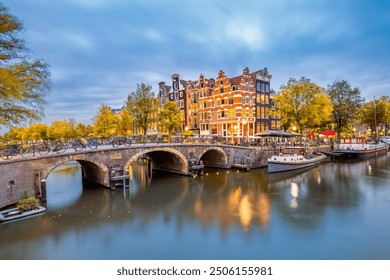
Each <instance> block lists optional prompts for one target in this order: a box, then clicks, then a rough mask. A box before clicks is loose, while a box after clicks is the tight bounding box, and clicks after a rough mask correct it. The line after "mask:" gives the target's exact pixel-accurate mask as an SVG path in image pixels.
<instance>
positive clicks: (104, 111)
mask: <svg viewBox="0 0 390 280" xmlns="http://www.w3.org/2000/svg"><path fill="white" fill-rule="evenodd" d="M93 128H94V135H95V136H99V137H108V136H112V135H116V134H117V129H118V118H117V116H115V114H114V113H113V112H112V111H111V108H110V107H109V106H106V105H104V104H102V105H101V107H100V108H99V112H98V113H97V114H96V115H95V116H94V118H93Z"/></svg>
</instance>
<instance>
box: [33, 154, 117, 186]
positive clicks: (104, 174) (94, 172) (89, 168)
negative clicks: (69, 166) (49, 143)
mask: <svg viewBox="0 0 390 280" xmlns="http://www.w3.org/2000/svg"><path fill="white" fill-rule="evenodd" d="M71 161H76V162H78V163H79V164H80V166H81V168H82V171H83V179H87V180H90V181H93V182H96V183H99V184H101V185H103V186H106V187H108V186H109V170H108V168H107V166H105V165H104V164H102V163H96V162H93V161H91V160H90V159H83V158H79V157H77V158H72V157H69V158H66V159H59V160H58V161H56V162H54V163H52V164H50V165H48V166H47V167H46V168H45V169H44V170H43V171H42V172H41V179H45V180H46V179H47V177H48V176H49V174H50V173H51V172H52V171H53V170H54V169H56V168H57V167H59V166H61V165H62V164H64V163H67V162H71Z"/></svg>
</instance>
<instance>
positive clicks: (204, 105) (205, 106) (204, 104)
mask: <svg viewBox="0 0 390 280" xmlns="http://www.w3.org/2000/svg"><path fill="white" fill-rule="evenodd" d="M203 108H204V109H205V108H207V102H206V101H205V102H203Z"/></svg>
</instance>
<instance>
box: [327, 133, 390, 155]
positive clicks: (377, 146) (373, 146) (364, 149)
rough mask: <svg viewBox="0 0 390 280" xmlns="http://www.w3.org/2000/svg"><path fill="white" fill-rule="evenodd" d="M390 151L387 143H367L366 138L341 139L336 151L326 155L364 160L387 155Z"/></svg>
mask: <svg viewBox="0 0 390 280" xmlns="http://www.w3.org/2000/svg"><path fill="white" fill-rule="evenodd" d="M388 150H389V145H388V144H386V143H367V142H366V138H364V137H352V138H340V142H339V143H338V144H336V146H335V149H334V150H333V151H331V152H326V153H325V154H326V155H328V156H331V157H347V158H364V157H375V156H381V155H385V154H386V153H387V152H388Z"/></svg>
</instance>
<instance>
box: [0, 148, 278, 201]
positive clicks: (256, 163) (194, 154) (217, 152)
mask: <svg viewBox="0 0 390 280" xmlns="http://www.w3.org/2000/svg"><path fill="white" fill-rule="evenodd" d="M272 153H273V151H266V150H261V149H260V148H254V147H240V146H230V145H212V144H207V145H206V144H149V145H148V144H146V145H142V144H139V145H132V146H131V147H119V148H112V147H109V146H105V147H104V146H103V147H102V146H100V147H99V148H98V149H97V150H83V151H81V152H66V153H63V154H53V153H52V154H48V155H46V156H39V157H32V158H28V159H25V158H17V159H14V160H7V161H0V174H1V176H0V208H1V207H4V206H6V205H10V204H12V203H15V202H16V201H17V200H18V199H19V198H20V197H21V195H22V194H23V193H24V192H26V191H27V192H32V193H35V194H36V196H37V197H40V198H41V199H43V200H44V199H45V198H46V178H47V177H48V175H49V174H50V173H51V172H52V171H53V170H54V169H55V168H56V167H58V166H60V165H62V164H64V163H66V162H69V161H77V162H78V163H79V164H80V165H81V167H82V170H83V178H84V179H87V180H91V181H94V182H97V183H99V184H101V185H103V186H105V187H109V186H110V169H111V168H112V167H121V168H123V170H128V169H129V166H130V165H131V164H132V162H134V161H136V160H137V159H139V158H143V157H148V158H149V159H150V161H151V163H152V167H153V168H155V169H160V170H166V171H170V172H175V173H178V174H183V175H190V174H191V166H192V164H194V163H195V164H199V162H200V161H202V162H203V164H204V165H205V166H209V167H218V168H232V167H234V166H237V162H238V160H237V159H241V164H246V163H247V164H248V166H247V167H249V164H250V168H256V167H261V166H265V165H266V162H267V158H268V156H270V155H271V154H272ZM243 159H245V161H243ZM239 164H240V163H239ZM239 164H238V166H239Z"/></svg>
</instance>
